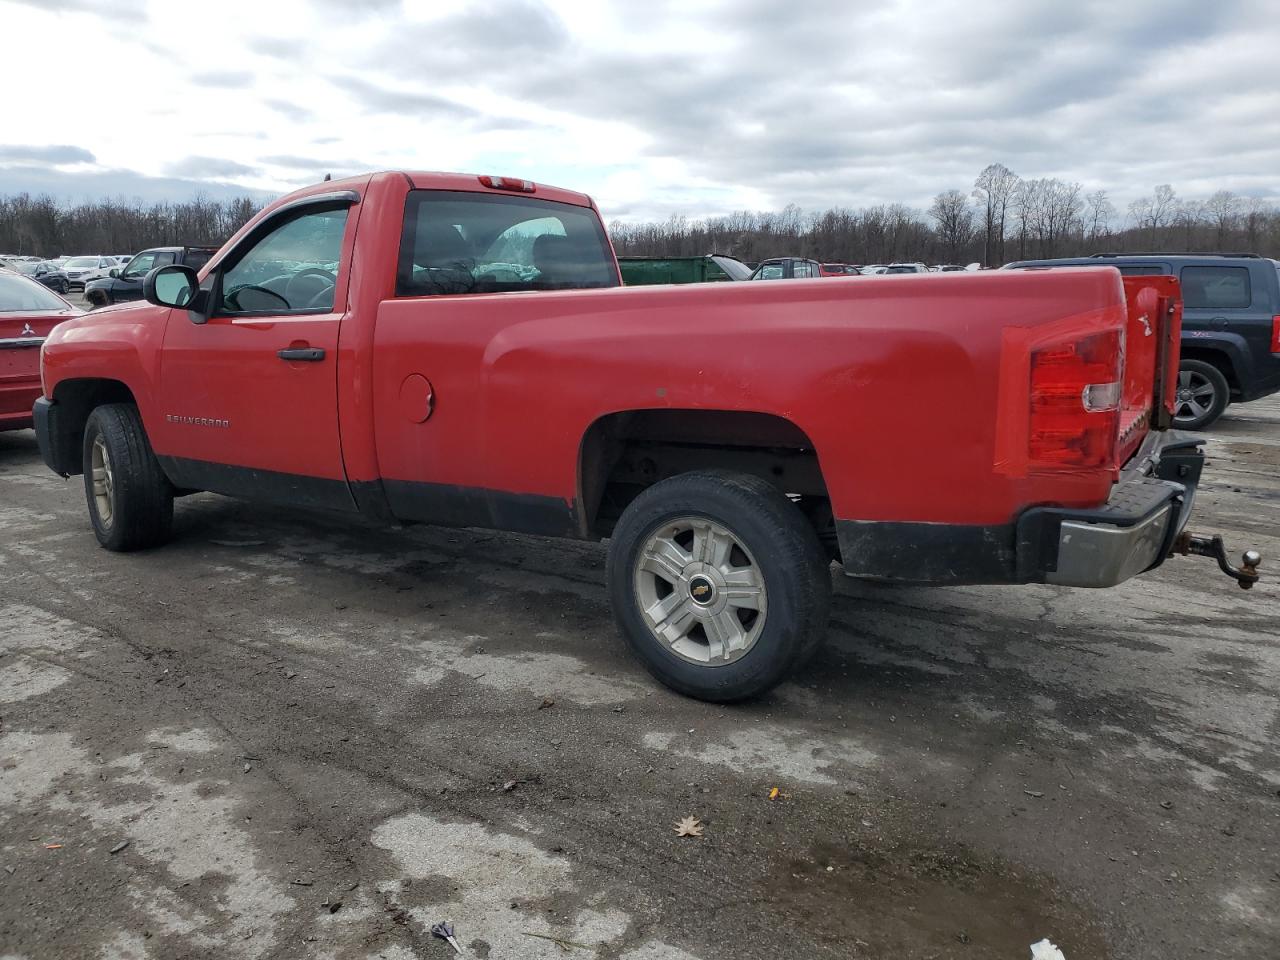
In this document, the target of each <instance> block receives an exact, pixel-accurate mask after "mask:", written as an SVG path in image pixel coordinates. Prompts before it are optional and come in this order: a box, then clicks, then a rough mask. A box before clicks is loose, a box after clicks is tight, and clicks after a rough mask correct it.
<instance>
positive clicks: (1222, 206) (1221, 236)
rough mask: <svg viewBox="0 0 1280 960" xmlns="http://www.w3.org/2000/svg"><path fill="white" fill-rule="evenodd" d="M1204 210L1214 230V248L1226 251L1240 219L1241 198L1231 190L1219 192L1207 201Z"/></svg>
mask: <svg viewBox="0 0 1280 960" xmlns="http://www.w3.org/2000/svg"><path fill="white" fill-rule="evenodd" d="M1204 209H1205V215H1206V216H1207V217H1208V219H1209V222H1210V223H1211V224H1212V225H1213V228H1214V247H1215V248H1216V249H1218V250H1226V249H1227V244H1228V238H1229V237H1230V235H1231V232H1232V231H1233V230H1235V229H1236V224H1237V221H1238V220H1239V217H1240V198H1239V197H1237V196H1236V195H1235V194H1234V193H1232V192H1231V191H1230V190H1219V191H1217V192H1216V193H1215V194H1214V195H1213V196H1211V197H1210V198H1209V199H1208V200H1206V201H1205V204H1204Z"/></svg>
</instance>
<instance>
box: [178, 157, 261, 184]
mask: <svg viewBox="0 0 1280 960" xmlns="http://www.w3.org/2000/svg"><path fill="white" fill-rule="evenodd" d="M166 169H167V170H168V171H169V173H170V174H172V175H173V176H175V177H184V178H191V179H203V178H205V177H209V178H211V179H229V178H231V177H244V176H252V175H254V174H256V173H257V172H258V169H257V168H256V167H251V166H249V165H248V164H244V163H240V162H239V161H237V160H227V159H223V158H220V157H186V158H184V159H182V160H178V161H175V162H174V163H170V164H169V165H168V166H167V167H166Z"/></svg>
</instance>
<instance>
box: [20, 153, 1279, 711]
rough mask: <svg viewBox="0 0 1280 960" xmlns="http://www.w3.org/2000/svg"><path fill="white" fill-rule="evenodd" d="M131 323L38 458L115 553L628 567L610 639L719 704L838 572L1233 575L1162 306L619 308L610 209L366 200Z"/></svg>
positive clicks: (1144, 302) (1134, 298) (466, 188)
mask: <svg viewBox="0 0 1280 960" xmlns="http://www.w3.org/2000/svg"><path fill="white" fill-rule="evenodd" d="M811 276H812V274H811ZM143 288H144V296H145V298H146V302H144V303H138V304H128V305H121V306H115V307H106V308H104V309H101V310H96V311H94V312H93V313H92V314H88V315H86V316H85V317H82V318H78V319H75V320H72V321H69V322H67V323H64V324H62V325H61V326H59V327H58V328H57V329H56V330H54V332H53V333H52V334H51V335H50V337H49V339H48V341H47V342H46V344H45V348H44V353H43V372H44V395H43V397H41V398H40V399H39V400H38V401H37V402H36V410H35V412H36V434H37V436H38V438H39V442H40V449H41V453H42V454H43V456H44V459H45V461H46V463H48V465H49V466H50V467H51V468H52V469H53V470H54V471H56V472H57V473H60V474H63V475H70V474H84V477H85V481H84V484H85V495H86V501H87V504H88V512H89V519H90V522H91V525H92V528H93V531H94V534H95V536H96V537H97V539H98V541H99V542H100V543H101V544H102V545H103V546H104V547H106V548H107V549H110V550H133V549H139V548H143V547H149V546H154V545H156V544H159V543H161V542H163V541H164V540H165V539H166V538H167V536H168V535H169V532H170V527H171V523H172V519H173V509H174V499H175V497H180V496H182V495H183V494H186V493H190V492H192V491H198V490H207V491H214V492H216V493H222V494H227V495H231V496H239V497H246V498H251V499H256V500H261V501H266V502H276V503H286V504H296V505H312V506H317V507H327V508H331V509H335V510H343V511H348V512H351V513H362V514H365V515H367V516H370V517H373V518H379V519H382V520H385V521H397V522H410V521H417V522H425V523H437V524H444V525H454V526H477V527H489V528H499V529H504V530H511V531H517V532H521V533H531V534H542V535H547V536H560V537H575V538H580V539H590V540H601V539H606V538H607V539H608V540H609V548H608V551H609V553H608V574H607V580H608V590H609V595H610V599H611V603H612V606H613V610H614V615H615V618H616V620H617V623H618V626H619V629H620V632H621V633H622V635H623V636H624V638H625V639H626V640H627V641H628V642H629V643H630V644H631V646H632V649H633V650H634V651H635V652H636V654H637V655H638V656H639V657H640V658H641V659H642V660H643V662H644V664H645V666H646V667H647V668H648V669H649V670H650V671H652V672H653V673H654V674H655V675H656V676H657V677H658V678H659V679H661V680H662V681H663V682H665V683H667V684H669V685H670V686H672V687H674V688H675V689H677V690H680V691H682V692H684V693H687V694H691V695H694V696H697V697H702V698H705V699H708V700H736V699H741V698H743V697H747V696H751V695H753V694H757V693H760V692H761V691H763V690H767V689H768V688H770V687H771V686H773V685H774V684H776V683H778V682H779V681H780V680H782V679H783V678H784V677H786V676H787V675H788V673H790V671H791V670H792V669H794V668H795V667H796V666H797V665H798V664H799V663H801V662H803V661H804V660H805V659H806V658H807V657H808V656H809V655H810V654H812V653H813V651H814V650H815V649H816V648H817V646H818V644H819V643H820V641H821V639H822V636H823V634H824V632H825V629H826V623H827V611H828V606H829V602H830V597H831V573H830V564H831V563H832V562H833V561H834V562H838V563H839V564H840V565H841V566H842V567H843V569H844V571H845V572H846V573H847V574H850V575H852V576H860V577H873V578H879V579H890V580H905V581H917V582H921V581H922V582H932V583H1004V584H1021V583H1053V584H1058V585H1062V586H1075V587H1107V586H1112V585H1114V584H1117V583H1120V582H1122V581H1124V580H1127V579H1129V578H1130V577H1134V576H1137V575H1138V574H1141V573H1144V572H1145V571H1147V570H1150V569H1152V568H1153V567H1156V566H1158V565H1159V564H1161V563H1162V562H1163V561H1164V560H1165V558H1166V557H1168V556H1169V555H1170V554H1171V553H1172V552H1173V550H1174V549H1175V548H1180V547H1182V546H1184V545H1185V546H1188V548H1190V546H1191V545H1192V544H1193V543H1208V542H1210V541H1192V540H1190V539H1187V538H1181V539H1180V537H1179V535H1180V534H1182V531H1183V528H1184V526H1185V525H1186V523H1187V521H1188V519H1189V517H1190V513H1191V506H1192V499H1193V496H1192V495H1193V493H1194V491H1195V488H1196V484H1197V482H1198V480H1199V477H1200V470H1201V467H1202V465H1203V462H1204V456H1203V454H1202V453H1201V451H1200V449H1199V447H1198V443H1199V441H1198V440H1196V439H1195V438H1191V437H1186V436H1180V435H1177V434H1171V433H1170V432H1169V431H1168V430H1167V427H1168V425H1169V422H1170V419H1171V417H1172V410H1173V400H1174V391H1175V389H1176V370H1177V355H1178V342H1179V340H1178V333H1179V326H1180V320H1181V301H1180V299H1179V292H1178V283H1177V281H1176V280H1175V279H1173V278H1172V277H1130V278H1123V279H1122V278H1121V276H1120V274H1119V272H1117V271H1116V270H1115V268H1114V267H1110V266H1106V265H1103V266H1099V267H1097V268H1094V269H1088V268H1080V269H1073V270H1051V271H993V272H989V273H981V274H959V275H951V274H941V275H937V276H920V277H913V276H901V277H889V278H886V279H885V280H884V281H883V282H878V283H826V282H825V281H824V280H819V279H816V278H815V279H807V280H794V281H792V282H790V283H708V284H687V285H682V286H647V287H646V286H641V287H623V286H622V285H621V280H620V277H619V272H618V264H617V261H616V260H615V258H614V254H613V250H612V248H611V246H610V244H609V238H608V234H607V233H606V232H605V228H604V224H603V222H602V220H601V217H600V214H599V211H598V210H597V208H596V205H595V204H594V203H593V202H592V200H591V198H590V197H586V196H584V195H582V194H580V193H574V192H571V191H569V190H561V189H557V188H554V187H548V186H543V185H542V184H535V183H531V182H529V181H527V180H518V179H513V178H508V177H488V176H484V177H476V176H468V175H463V174H440V173H377V174H372V175H365V176H361V177H353V178H350V179H347V180H342V181H333V182H328V183H322V184H316V185H314V186H312V187H308V188H306V189H303V190H300V191H298V192H297V193H294V194H292V195H290V196H288V197H285V198H282V199H281V200H278V201H277V202H275V203H273V204H272V205H270V206H269V207H267V208H266V209H264V210H263V211H262V212H261V213H259V214H258V215H257V216H256V217H254V218H253V220H251V221H250V222H249V223H248V224H246V225H245V226H244V227H243V228H242V229H241V230H240V232H239V233H237V234H236V235H235V236H234V237H232V238H231V240H229V241H228V242H227V244H226V245H225V246H224V247H223V248H222V249H221V250H220V251H219V252H218V253H217V254H216V255H215V256H214V258H213V259H212V260H210V261H209V263H208V264H207V265H206V266H205V267H203V268H202V269H201V271H200V272H199V274H198V275H197V273H196V272H195V271H193V270H192V269H191V268H190V267H187V266H179V265H172V266H164V267H159V268H157V269H155V270H152V271H151V272H150V273H149V274H147V277H146V279H145V280H144V281H143ZM1216 542H1217V544H1218V547H1219V549H1220V548H1221V540H1220V539H1219V540H1217V541H1216ZM1250 559H1251V562H1249V561H1247V562H1246V563H1245V565H1244V566H1245V567H1246V568H1248V569H1241V570H1238V571H1234V572H1232V576H1235V577H1236V578H1237V579H1238V580H1240V582H1242V583H1245V584H1246V585H1251V584H1252V582H1253V581H1254V580H1256V579H1257V576H1256V569H1255V568H1256V565H1257V562H1258V558H1256V557H1252V555H1251V558H1250ZM1219 560H1220V562H1221V563H1222V565H1223V566H1224V569H1228V570H1230V568H1229V567H1228V566H1227V564H1226V560H1225V558H1224V557H1223V556H1221V555H1220V556H1219Z"/></svg>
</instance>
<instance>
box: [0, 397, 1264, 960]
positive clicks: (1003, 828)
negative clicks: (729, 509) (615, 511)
mask: <svg viewBox="0 0 1280 960" xmlns="http://www.w3.org/2000/svg"><path fill="white" fill-rule="evenodd" d="M1232 413H1233V415H1232V416H1229V417H1227V418H1226V419H1224V420H1223V421H1221V422H1220V423H1219V424H1218V425H1217V426H1216V427H1215V428H1214V430H1213V432H1212V434H1211V436H1212V437H1213V439H1212V441H1211V442H1210V443H1209V446H1208V449H1209V453H1210V457H1211V465H1210V467H1209V468H1208V470H1207V474H1206V481H1205V483H1204V485H1203V486H1202V489H1201V498H1200V501H1199V505H1198V516H1197V518H1196V520H1195V521H1194V523H1193V527H1194V528H1195V529H1197V530H1201V531H1218V532H1222V533H1224V534H1226V535H1227V537H1228V540H1229V543H1230V545H1231V547H1232V550H1233V552H1236V553H1238V552H1239V550H1241V549H1243V548H1244V547H1246V546H1256V547H1258V548H1259V549H1261V550H1262V551H1263V553H1264V556H1266V557H1267V558H1268V559H1269V560H1270V561H1271V569H1272V571H1273V572H1280V563H1276V562H1275V561H1276V558H1280V537H1278V534H1277V518H1278V517H1280V398H1277V399H1273V400H1271V401H1267V402H1264V403H1257V404H1252V405H1248V406H1241V407H1238V408H1233V411H1232ZM940 482H942V481H940ZM603 559H604V553H603V549H602V547H600V546H597V545H585V544H576V543H562V542H545V541H539V540H534V539H527V538H521V537H514V536H507V535H502V534H494V533H483V532H473V531H447V530H440V529H433V528H426V527H417V528H407V529H392V530H388V529H383V528H378V527H375V526H372V525H370V524H366V523H363V522H361V521H359V520H353V519H347V518H343V517H337V516H331V515H323V514H311V513H304V512H302V511H294V510H281V509H276V508H264V507H259V506H253V505H248V504H243V503H238V502H235V501H231V500H226V499H221V498H218V497H215V496H210V495H199V496H195V497H190V498H187V499H185V500H182V501H180V502H179V505H178V509H177V520H176V537H175V540H174V542H173V543H172V544H171V545H170V546H168V547H166V548H163V549H160V550H156V551H152V552H147V553H142V554H135V555H127V556H126V555H113V554H109V553H107V552H105V551H102V550H100V549H99V548H98V547H97V545H96V542H95V541H94V539H93V536H92V534H91V532H90V530H89V527H88V522H87V519H86V516H85V506H84V502H83V492H82V487H81V485H80V482H79V480H78V479H77V480H73V481H63V480H61V479H59V478H57V477H55V476H53V475H52V474H51V473H49V472H48V470H46V469H45V467H44V466H43V464H42V463H41V461H40V459H39V455H38V452H37V449H36V442H35V437H34V435H33V434H31V433H30V432H21V433H13V434H0V868H2V869H0V957H4V958H24V960H37V958H58V960H72V958H81V957H85V958H89V957H92V958H120V960H141V958H162V957H164V958H167V957H174V958H176V957H209V958H212V957H220V958H221V957H237V958H239V957H245V958H259V957H261V958H267V957H273V958H303V957H306V958H311V957H318V958H360V960H364V958H377V957H381V958H386V960H409V958H414V957H417V958H426V957H446V956H450V955H452V953H451V950H450V948H449V947H448V946H447V945H445V944H444V943H443V942H442V941H439V940H434V939H433V938H432V937H431V935H430V933H429V928H430V927H431V925H432V924H433V923H435V922H437V921H439V920H444V919H449V920H452V921H453V923H454V924H455V927H456V930H457V937H458V940H459V942H460V944H461V946H462V948H463V950H464V951H465V952H466V954H467V955H468V956H473V957H492V958H552V957H556V958H559V957H566V958H574V957H582V958H591V957H597V958H608V960H695V958H697V960H720V958H735V960H737V958H741V960H746V958H760V960H765V958H768V960H774V958H780V957H786V958H791V957H798V958H826V957H832V958H835V957H840V958H847V957H855V958H893V960H896V958H922V960H923V958H939V960H942V958H975V960H976V958H997V957H998V958H1010V960H1013V958H1017V960H1025V958H1026V957H1027V956H1028V954H1029V951H1028V946H1029V944H1031V943H1032V942H1033V941H1037V940H1040V939H1041V938H1043V937H1049V938H1050V939H1052V940H1053V941H1054V942H1055V943H1057V944H1058V945H1059V946H1060V947H1061V948H1062V949H1063V951H1064V952H1065V955H1066V957H1067V958H1068V960H1097V958H1103V957H1114V958H1125V960H1141V958H1150V960H1183V958H1198V957H1240V958H1250V960H1262V958H1273V957H1277V956H1280V754H1278V752H1277V742H1278V740H1280V713H1278V707H1280V700H1278V696H1277V689H1278V687H1280V647H1278V643H1280V637H1278V636H1277V634H1278V633H1280V628H1278V624H1280V583H1278V582H1277V581H1276V580H1275V579H1272V580H1270V581H1269V582H1264V583H1263V584H1262V585H1261V586H1260V587H1259V588H1258V589H1256V590H1254V591H1252V593H1245V592H1243V591H1241V590H1240V589H1238V588H1237V587H1236V586H1235V585H1234V584H1233V583H1232V582H1230V581H1228V580H1227V579H1226V578H1225V577H1222V576H1221V575H1220V574H1218V573H1217V572H1216V568H1215V567H1214V566H1213V565H1212V563H1210V562H1209V561H1205V560H1190V559H1182V558H1179V559H1176V560H1172V561H1170V562H1169V563H1168V564H1167V565H1166V566H1165V567H1164V568H1162V569H1161V570H1159V571H1157V572H1156V573H1155V574H1153V575H1151V576H1149V577H1146V578H1144V579H1141V580H1138V581H1134V582H1130V583H1128V584H1126V585H1124V586H1122V587H1119V588H1117V589H1114V590H1109V591H1101V592H1090V591H1077V590H1070V589H1061V588H1047V587H1032V588H950V589H927V588H889V587H880V586H874V585H868V584H862V583H858V582H854V581H849V580H846V579H845V578H843V577H842V576H839V575H838V574H834V573H833V576H835V577H836V579H837V581H838V582H837V585H836V590H837V596H836V600H835V606H834V613H833V618H832V625H831V636H830V642H829V644H828V646H827V647H826V649H825V650H824V651H823V652H822V653H820V654H819V656H818V657H817V659H816V660H815V662H814V663H813V664H812V665H811V666H810V667H809V668H808V669H807V670H806V671H805V672H804V673H803V674H802V675H801V676H799V677H798V678H797V680H796V682H794V683H791V684H788V685H786V686H784V687H782V688H780V689H779V690H778V691H777V692H776V693H775V694H774V695H772V696H770V697H769V698H767V699H765V700H763V701H760V702H757V703H753V704H749V705H746V706H739V707H714V706H708V705H704V704H700V703H697V702H694V701H691V700H686V699H683V698H681V697H679V696H676V695H674V694H672V693H670V692H668V691H666V690H665V689H662V688H660V687H658V686H657V685H656V684H655V683H654V682H652V681H651V680H650V678H649V677H648V675H647V674H645V673H644V672H643V671H642V670H641V668H640V667H639V666H638V665H637V664H636V663H635V662H634V661H632V660H631V659H630V658H629V656H628V655H627V654H626V652H625V651H624V649H623V647H622V645H621V642H620V641H619V640H618V638H617V636H616V634H615V632H614V628H613V626H612V622H611V620H610V617H609V611H608V608H607V605H606V601H605V593H604V590H603V576H604V563H603ZM1265 570H1266V567H1265V566H1264V572H1265ZM775 787H776V788H777V789H778V791H779V793H778V795H777V798H776V799H773V800H771V799H769V796H770V792H771V790H772V789H773V788H775ZM689 815H692V816H696V817H699V818H700V819H701V821H702V823H703V824H704V825H705V835H704V836H703V837H702V838H700V839H695V838H680V837H677V836H676V834H675V832H674V831H673V829H672V826H673V824H674V823H675V822H676V821H677V820H678V819H680V818H682V817H685V816H689ZM557 941H560V942H557Z"/></svg>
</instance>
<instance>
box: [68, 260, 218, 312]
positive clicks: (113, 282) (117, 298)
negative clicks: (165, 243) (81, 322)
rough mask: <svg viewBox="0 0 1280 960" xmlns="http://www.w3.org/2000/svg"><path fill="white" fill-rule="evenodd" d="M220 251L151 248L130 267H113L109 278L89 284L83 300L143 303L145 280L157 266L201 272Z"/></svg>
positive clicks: (100, 304)
mask: <svg viewBox="0 0 1280 960" xmlns="http://www.w3.org/2000/svg"><path fill="white" fill-rule="evenodd" d="M217 252H218V248H217V247H152V248H151V249H150V250H143V251H142V252H141V253H139V254H135V255H134V257H133V259H131V260H130V261H129V263H128V264H127V265H125V266H123V267H112V269H111V272H110V274H109V275H108V276H105V277H103V278H102V279H101V280H90V281H89V282H88V283H86V284H85V285H84V298H85V299H86V300H88V301H89V306H91V307H106V306H109V305H111V304H113V303H127V302H128V301H130V300H141V299H142V280H143V278H144V277H146V275H147V274H148V273H150V272H151V271H152V270H154V269H155V268H156V267H164V266H167V265H169V264H171V263H177V264H181V265H183V266H187V267H190V268H191V269H192V270H196V271H199V269H200V268H201V267H203V266H204V265H205V264H206V263H208V262H209V258H210V257H212V256H213V255H214V254H215V253H217Z"/></svg>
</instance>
